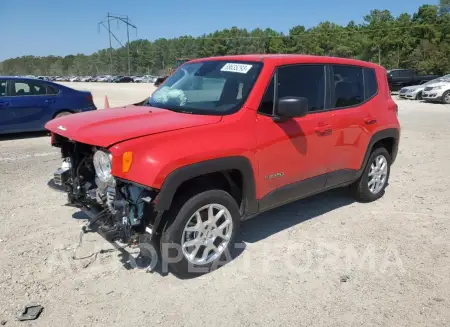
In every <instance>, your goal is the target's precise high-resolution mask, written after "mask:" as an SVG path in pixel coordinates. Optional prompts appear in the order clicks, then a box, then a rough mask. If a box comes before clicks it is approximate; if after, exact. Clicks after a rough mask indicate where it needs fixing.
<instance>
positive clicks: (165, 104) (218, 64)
mask: <svg viewBox="0 0 450 327" xmlns="http://www.w3.org/2000/svg"><path fill="white" fill-rule="evenodd" d="M261 68H262V63H261V62H242V61H239V62H236V61H234V62H230V61H202V62H194V63H187V64H184V65H183V66H181V67H180V68H179V69H177V70H176V71H175V72H174V73H173V74H172V75H171V76H170V77H169V78H167V80H166V81H165V82H164V84H163V85H162V86H161V87H160V88H159V89H158V90H156V91H155V92H154V93H153V95H152V96H151V97H150V98H149V99H148V100H147V101H146V105H150V106H152V107H157V108H164V109H169V110H174V111H180V112H186V113H192V114H204V115H226V114H231V113H233V112H236V111H237V110H239V108H240V107H241V106H242V105H243V104H244V102H245V100H246V99H247V97H248V95H249V93H250V91H251V89H252V87H253V85H254V84H255V81H256V79H257V78H258V75H259V73H260V71H261Z"/></svg>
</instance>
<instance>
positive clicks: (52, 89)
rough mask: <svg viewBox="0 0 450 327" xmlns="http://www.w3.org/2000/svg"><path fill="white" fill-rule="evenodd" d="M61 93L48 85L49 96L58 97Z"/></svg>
mask: <svg viewBox="0 0 450 327" xmlns="http://www.w3.org/2000/svg"><path fill="white" fill-rule="evenodd" d="M58 93H59V90H58V89H57V88H56V87H53V86H50V85H47V94H48V95H57V94H58Z"/></svg>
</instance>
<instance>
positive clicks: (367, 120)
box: [364, 116, 377, 125]
mask: <svg viewBox="0 0 450 327" xmlns="http://www.w3.org/2000/svg"><path fill="white" fill-rule="evenodd" d="M376 122H377V120H376V118H375V117H372V116H367V117H365V118H364V123H366V125H372V124H375V123H376Z"/></svg>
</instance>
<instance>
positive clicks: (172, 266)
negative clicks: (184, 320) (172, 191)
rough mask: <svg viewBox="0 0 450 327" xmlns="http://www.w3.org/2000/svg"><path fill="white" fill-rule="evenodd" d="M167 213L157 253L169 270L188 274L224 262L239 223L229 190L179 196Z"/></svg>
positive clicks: (185, 275) (201, 272)
mask: <svg viewBox="0 0 450 327" xmlns="http://www.w3.org/2000/svg"><path fill="white" fill-rule="evenodd" d="M169 214H170V215H171V216H172V217H169V219H173V222H172V223H171V224H170V225H169V226H168V228H167V229H166V230H165V231H164V232H163V235H162V237H161V253H162V257H163V260H164V261H165V262H166V263H167V265H168V267H169V270H170V271H171V272H173V273H174V274H176V275H179V276H184V277H189V276H195V275H200V274H204V273H208V272H210V271H212V270H214V269H215V268H217V267H218V266H219V265H220V264H221V263H225V261H226V260H225V258H226V255H228V258H229V254H230V251H231V249H232V248H233V244H234V238H235V235H236V233H237V231H238V229H239V225H240V213H239V208H238V205H237V203H236V201H235V200H234V199H233V197H232V196H231V195H230V194H228V193H227V192H225V191H222V190H209V191H204V192H201V193H198V194H196V195H194V196H192V197H190V198H189V199H187V201H186V200H184V201H183V200H181V199H180V201H179V202H178V203H174V208H173V210H172V209H171V210H170V211H169ZM222 259H223V260H222Z"/></svg>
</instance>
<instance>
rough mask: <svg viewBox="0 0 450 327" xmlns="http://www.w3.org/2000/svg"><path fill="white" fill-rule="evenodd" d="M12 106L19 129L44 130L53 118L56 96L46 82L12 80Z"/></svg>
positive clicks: (17, 128)
mask: <svg viewBox="0 0 450 327" xmlns="http://www.w3.org/2000/svg"><path fill="white" fill-rule="evenodd" d="M10 90H11V94H10V95H11V97H10V99H11V101H10V107H11V109H12V111H13V114H14V125H15V129H16V130H18V131H23V132H25V131H37V130H43V129H44V125H45V123H46V122H47V121H49V120H50V119H52V117H53V114H54V108H53V107H54V105H55V102H56V97H55V95H54V94H47V93H54V90H53V91H51V89H50V88H48V87H47V85H46V83H45V82H42V81H38V80H14V81H11V87H10Z"/></svg>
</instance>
